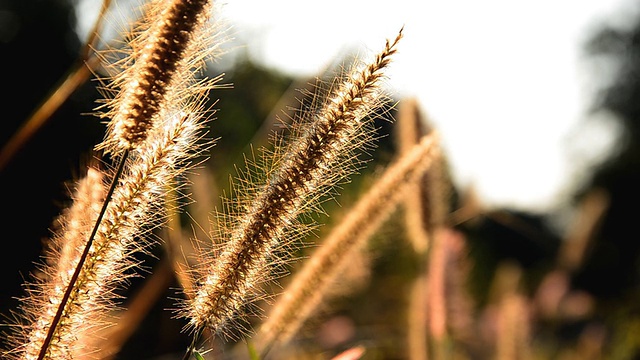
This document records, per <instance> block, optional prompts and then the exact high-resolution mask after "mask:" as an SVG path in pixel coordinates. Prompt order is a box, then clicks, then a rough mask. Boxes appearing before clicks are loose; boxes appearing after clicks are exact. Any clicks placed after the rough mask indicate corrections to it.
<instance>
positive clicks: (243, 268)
mask: <svg viewBox="0 0 640 360" xmlns="http://www.w3.org/2000/svg"><path fill="white" fill-rule="evenodd" d="M401 37H402V31H400V32H399V34H398V36H397V37H396V38H394V39H393V40H390V41H387V42H386V45H385V46H384V48H383V50H382V51H381V52H380V53H378V54H377V55H375V56H374V57H373V59H372V60H371V61H370V62H368V63H360V64H358V63H356V64H354V65H353V66H352V67H351V68H350V69H349V70H348V72H347V74H346V76H344V77H343V78H342V79H340V80H341V81H338V82H336V83H335V84H332V85H333V86H332V88H331V90H330V92H329V94H328V96H327V97H326V98H318V102H317V104H319V106H318V107H317V108H314V109H303V111H301V112H300V113H299V118H297V119H296V122H295V123H294V124H293V125H292V127H291V129H292V132H291V134H290V135H289V137H288V138H286V139H275V140H274V151H275V152H274V153H272V154H266V155H265V158H264V160H263V162H262V164H260V165H258V166H257V168H256V167H252V166H249V170H248V171H247V172H246V173H244V174H242V175H241V179H240V184H239V185H240V186H237V184H236V186H237V188H236V189H234V190H236V193H238V195H237V196H236V198H234V199H231V200H230V202H231V204H230V205H229V210H228V211H227V213H226V215H225V216H224V217H226V218H223V219H222V221H221V222H222V224H223V228H224V230H223V231H221V232H220V233H219V234H218V236H220V237H221V238H222V239H224V241H223V242H222V243H223V244H224V246H223V249H222V250H221V252H220V253H217V254H202V256H201V258H202V259H210V260H209V261H202V264H203V266H202V268H200V269H197V272H198V273H199V274H200V275H199V276H197V278H198V279H199V280H198V281H197V284H198V285H197V289H196V292H195V293H194V294H189V296H188V298H189V299H190V300H188V301H186V302H185V303H184V304H182V308H181V311H180V312H179V313H180V316H182V317H185V318H187V319H188V320H189V328H190V329H191V330H193V333H194V341H196V339H197V338H198V335H199V332H200V331H202V329H204V328H209V329H211V330H212V332H213V333H214V334H222V335H225V327H226V326H227V325H228V324H230V323H236V324H237V319H238V318H241V317H242V316H243V314H244V309H246V308H247V304H248V303H252V302H254V301H255V300H256V299H259V298H260V296H261V295H262V293H263V292H262V289H263V288H262V286H263V285H264V283H265V282H268V281H269V280H272V279H273V276H272V275H271V274H274V269H276V271H277V269H278V267H279V266H281V265H282V264H283V263H284V262H286V261H287V260H286V259H287V258H288V255H287V254H288V253H290V251H289V250H287V247H290V246H293V245H294V244H295V241H296V240H297V239H300V238H301V236H302V235H303V234H304V233H305V231H308V230H309V228H310V227H309V224H302V223H300V221H301V220H300V219H301V217H303V216H305V215H308V214H310V213H312V212H314V211H318V210H319V209H318V206H319V204H320V202H321V198H322V197H323V196H326V195H328V194H330V192H331V191H332V190H333V189H334V187H335V185H336V184H338V183H340V182H341V181H345V179H347V178H348V177H349V176H350V175H351V174H352V173H353V172H354V171H355V169H356V168H357V166H358V165H359V162H358V161H357V150H361V149H362V148H363V147H365V146H366V145H367V144H369V143H370V142H371V141H372V139H373V137H372V129H373V127H372V115H374V114H375V111H376V110H378V109H380V107H381V105H383V104H384V101H385V100H386V99H387V97H386V95H385V93H384V91H383V85H384V84H383V80H384V78H385V73H386V68H387V67H388V66H389V64H390V62H391V58H392V56H393V55H394V54H395V53H396V45H397V44H398V42H399V40H400V39H401ZM360 165H361V164H360ZM261 171H263V172H264V174H265V175H264V177H265V178H264V181H260V182H257V181H256V179H257V178H258V177H259V175H258V174H259V173H260V172H261ZM242 177H244V178H242Z"/></svg>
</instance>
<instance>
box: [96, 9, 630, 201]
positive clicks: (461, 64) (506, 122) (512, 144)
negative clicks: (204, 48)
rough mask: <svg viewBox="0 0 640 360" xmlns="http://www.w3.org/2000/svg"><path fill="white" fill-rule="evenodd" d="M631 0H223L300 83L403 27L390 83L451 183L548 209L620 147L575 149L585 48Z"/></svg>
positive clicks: (250, 38)
mask: <svg viewBox="0 0 640 360" xmlns="http://www.w3.org/2000/svg"><path fill="white" fill-rule="evenodd" d="M86 1H88V2H87V4H89V3H91V2H95V0H86ZM627 3H630V2H629V1H624V0H582V1H578V0H565V1H557V0H538V1H533V0H529V1H513V0H512V1H508V0H484V1H477V0H454V1H443V0H441V1H435V0H427V1H425V0H422V1H419V0H418V1H417V0H394V1H384V2H383V1H372V0H339V1H338V0H323V1H296V0H271V1H259V0H258V1H256V0H226V4H225V6H224V7H223V11H224V14H223V15H224V16H225V17H226V18H228V19H229V20H230V21H231V23H232V24H233V26H234V28H233V34H234V36H235V38H236V40H238V41H241V42H246V44H243V46H246V47H247V49H248V51H249V53H250V54H251V56H252V57H253V58H254V59H255V60H256V61H258V62H260V63H262V64H264V65H267V66H269V67H273V68H275V69H277V70H279V71H283V72H286V73H288V74H291V75H295V76H298V75H301V76H312V75H319V74H320V71H321V69H322V68H323V67H324V66H325V65H326V64H328V63H330V62H332V61H335V60H336V58H339V56H340V55H341V54H342V53H341V51H343V50H346V49H352V50H355V51H357V52H360V53H364V52H374V51H375V52H377V51H378V50H379V49H381V47H382V46H383V44H384V41H385V39H387V38H393V37H395V35H396V34H397V32H398V30H399V29H400V27H401V26H403V25H404V26H405V30H404V33H405V38H404V39H403V40H402V41H401V43H400V44H399V46H398V51H399V52H398V53H397V55H395V57H394V62H393V64H392V66H391V68H390V72H389V76H390V79H389V85H390V86H391V89H392V91H394V92H395V94H396V95H397V96H398V97H402V96H415V97H417V98H418V99H419V100H420V102H421V106H422V108H423V111H424V112H425V114H427V115H428V116H429V117H430V119H431V121H432V123H433V124H434V125H435V126H436V128H438V129H439V131H440V133H441V136H442V138H443V142H444V146H445V151H446V154H447V155H448V156H449V161H450V163H451V166H452V170H453V176H454V180H455V181H456V182H457V183H458V185H459V186H461V187H462V188H464V187H466V186H470V185H473V187H474V188H475V191H476V192H477V194H478V195H479V196H480V199H481V200H482V201H483V202H484V203H485V204H486V205H487V206H510V207H516V208H519V209H522V210H530V211H544V210H547V209H549V208H550V207H553V206H555V205H557V204H558V202H559V201H562V200H563V196H564V195H566V193H567V191H570V189H571V186H573V185H574V184H575V176H579V174H580V172H581V171H583V169H582V168H581V167H580V166H581V165H584V161H582V160H581V161H579V160H578V159H575V158H570V157H569V154H570V151H569V150H572V151H574V153H575V151H577V150H580V151H582V150H584V151H587V150H591V151H594V152H595V153H596V154H597V153H599V152H601V151H602V150H603V149H606V148H607V146H610V143H611V141H612V140H611V139H612V137H611V136H610V135H609V136H608V135H607V134H610V133H611V131H610V130H611V127H610V126H607V125H606V124H604V123H596V124H599V127H597V128H591V129H590V131H584V132H582V133H580V134H581V135H580V138H575V137H574V138H571V139H573V140H571V141H573V142H574V143H573V144H572V145H568V141H569V139H570V136H572V135H571V132H572V131H574V130H575V128H576V126H577V125H578V124H579V123H582V122H583V118H584V114H583V111H584V110H585V106H587V105H588V104H589V99H588V97H587V95H588V87H585V86H587V85H588V84H589V81H590V80H589V78H586V77H585V75H586V74H585V72H584V68H583V67H582V65H580V63H579V57H580V51H581V48H580V46H581V44H582V42H583V41H584V40H585V39H586V35H588V32H587V31H588V30H589V26H591V25H598V24H599V21H608V19H609V18H611V17H612V16H614V15H618V14H624V13H625V11H620V10H621V8H620V6H621V4H627ZM85 9H86V8H85ZM626 13H628V12H626ZM84 14H85V15H86V10H85V12H84ZM85 18H86V16H85ZM580 139H588V140H585V141H587V142H585V141H581V140H580ZM593 156H596V155H593Z"/></svg>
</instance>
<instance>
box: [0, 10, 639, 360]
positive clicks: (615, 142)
mask: <svg viewBox="0 0 640 360" xmlns="http://www.w3.org/2000/svg"><path fill="white" fill-rule="evenodd" d="M102 5H103V3H102V2H101V1H100V0H82V1H81V0H75V1H74V0H29V1H22V0H0V62H1V63H2V66H0V71H2V72H3V74H2V79H3V82H2V84H3V86H4V87H5V89H4V91H3V95H2V96H1V97H0V99H1V100H0V105H1V108H2V109H3V111H4V114H3V117H2V119H3V121H2V122H0V144H2V145H3V146H4V150H3V151H4V152H3V153H2V154H3V157H2V158H0V159H1V162H0V165H1V167H0V198H1V199H2V200H3V203H4V204H5V206H6V209H5V211H4V212H3V215H2V217H1V219H2V224H3V228H4V229H5V232H4V233H5V235H4V238H5V243H6V247H5V251H4V259H3V261H1V262H0V266H2V270H1V271H2V274H3V276H2V283H1V286H2V290H1V291H0V312H1V313H2V314H5V315H9V316H10V310H11V309H15V308H16V305H17V301H16V300H15V296H19V295H20V294H21V284H22V282H23V279H24V278H25V277H27V276H28V275H27V274H28V273H29V272H30V271H32V270H33V263H34V262H35V261H37V259H38V256H39V254H40V251H41V249H42V244H43V241H45V239H46V238H47V236H49V235H50V229H51V224H52V221H53V219H54V218H55V216H56V215H57V214H58V213H59V211H60V209H61V207H62V206H64V205H65V204H66V200H67V185H68V184H69V181H71V180H74V179H76V178H77V176H78V174H80V173H82V169H83V167H84V165H86V162H87V161H88V159H89V157H90V150H91V149H92V147H93V146H94V145H95V144H96V143H98V142H100V140H101V139H102V136H103V134H104V124H101V123H100V122H99V120H98V119H97V118H95V117H92V116H91V115H89V114H90V113H92V112H93V111H94V108H95V107H96V100H97V99H99V98H100V94H99V93H98V91H97V86H98V83H97V82H96V81H95V80H94V79H93V76H92V75H91V74H90V73H87V72H85V73H84V74H81V73H74V72H73V70H74V69H75V68H76V67H77V66H80V67H82V65H81V64H82V63H83V61H87V58H83V56H85V54H86V53H85V51H86V49H85V48H84V44H85V43H86V42H87V41H91V34H92V33H93V31H94V30H95V28H94V25H95V23H96V20H97V19H98V15H99V14H100V8H101V6H102ZM137 5H138V3H137V2H131V1H118V2H113V3H111V5H110V8H109V10H108V12H107V13H106V16H107V21H106V22H105V23H104V24H103V27H101V28H100V30H99V33H100V36H99V39H98V40H99V41H97V42H96V44H97V47H98V48H100V47H101V46H104V44H106V43H109V42H110V41H111V40H113V39H115V38H117V33H118V30H121V29H122V28H123V26H124V25H123V24H124V23H126V20H125V19H126V18H127V16H129V15H131V14H130V13H129V9H131V8H132V7H134V6H137ZM639 11H640V5H639V4H638V3H637V2H633V1H622V0H620V1H606V0H599V1H596V0H592V1H565V2H562V3H558V2H553V1H536V2H534V1H520V2H509V1H498V0H492V1H485V2H474V1H463V0H459V1H448V2H436V1H422V2H416V1H409V0H397V1H394V2H392V3H388V2H384V3H383V2H376V1H367V2H365V1H322V2H296V1H271V2H260V1H249V0H235V1H234V0H229V1H227V2H226V4H225V5H224V7H223V13H222V14H220V17H221V20H223V21H226V22H228V23H229V24H230V25H231V28H230V31H229V35H230V36H231V41H229V42H228V43H227V44H226V45H225V47H226V50H227V52H226V53H225V54H224V55H223V56H222V57H221V58H220V59H219V60H218V61H216V62H214V63H212V64H210V66H209V71H210V73H211V74H213V75H217V74H219V73H225V77H224V82H225V83H229V84H233V87H232V88H229V89H219V90H216V91H215V92H214V93H213V94H212V97H214V98H216V99H219V101H218V103H217V104H216V108H217V109H219V111H218V112H217V113H216V119H215V120H214V122H213V123H212V126H211V135H212V137H219V138H220V140H219V141H218V142H217V145H216V146H215V148H214V151H213V152H212V154H211V158H210V160H208V161H207V166H209V167H210V168H211V169H212V176H213V178H214V180H211V181H212V182H213V183H215V184H226V181H227V180H226V179H227V177H228V173H229V172H230V171H231V169H232V167H233V165H234V164H236V163H240V162H241V161H242V153H243V151H246V149H247V145H248V144H249V143H255V142H259V141H260V139H262V138H260V137H259V136H263V135H260V134H264V133H265V131H269V129H270V128H269V127H270V126H273V123H272V122H271V121H273V119H274V118H275V116H276V115H278V114H280V113H281V111H282V110H283V109H286V107H287V106H289V105H294V104H295V101H294V97H295V96H298V95H299V94H297V93H296V92H295V89H300V88H304V87H306V85H307V84H308V82H310V81H312V80H313V78H314V77H316V76H321V75H323V74H324V73H325V71H327V70H330V69H332V68H334V67H335V66H336V65H337V64H340V63H341V62H342V61H345V60H346V59H349V58H350V57H352V56H356V55H358V54H368V53H370V52H375V51H378V49H380V48H381V47H382V45H383V44H384V40H385V39H387V38H393V37H395V35H396V34H397V31H398V30H399V29H400V28H401V27H402V26H404V32H405V38H404V39H403V40H402V41H401V43H400V44H399V52H398V54H397V57H395V58H394V62H393V64H392V66H391V68H390V72H389V80H388V82H387V84H386V85H387V86H388V90H389V92H390V93H391V94H392V96H393V99H394V100H395V101H398V102H399V103H402V102H403V101H404V100H406V99H416V100H417V104H418V107H419V110H420V111H421V113H422V114H423V116H424V119H425V121H427V122H428V123H429V124H430V125H431V126H432V127H433V128H435V129H437V130H438V131H439V132H440V134H441V136H442V139H443V147H444V150H445V155H446V157H447V163H448V166H449V168H448V171H449V174H450V177H451V181H452V183H453V185H454V188H455V195H454V196H453V197H452V199H451V203H452V210H453V211H454V213H455V214H457V215H458V217H456V219H457V220H455V221H454V223H453V226H454V227H455V228H456V230H458V231H460V232H461V233H462V234H464V236H465V239H466V246H467V250H468V257H469V259H470V261H471V262H472V263H473V266H472V270H471V271H470V272H469V274H468V279H467V280H468V290H469V292H470V293H471V296H472V298H473V303H474V304H475V306H474V309H475V311H474V312H473V314H474V318H475V319H476V320H478V319H480V318H483V316H484V315H486V313H485V310H487V309H489V305H490V304H491V301H492V300H491V296H490V294H491V293H492V291H493V290H491V289H493V288H494V287H495V286H496V285H495V284H496V278H497V277H498V275H499V274H503V272H504V271H507V273H509V271H511V273H510V274H512V275H513V273H518V274H520V275H518V276H520V277H521V280H520V283H521V284H522V292H523V293H524V294H525V295H526V297H527V298H528V299H529V300H531V303H534V302H535V301H534V300H533V299H536V296H537V295H536V294H540V293H543V292H544V291H543V290H541V289H548V288H546V287H545V286H550V288H552V289H555V290H554V291H555V293H554V294H556V297H557V298H558V299H560V300H557V301H556V303H555V305H554V307H553V309H554V310H553V311H550V310H548V309H547V310H548V311H547V312H546V313H544V314H543V315H540V314H542V313H543V312H542V311H541V310H539V309H538V312H537V314H538V316H537V317H535V320H536V321H535V322H532V323H531V324H530V326H531V334H530V338H531V339H532V340H531V344H532V346H534V347H535V348H536V349H538V350H537V351H535V352H532V353H536V354H543V355H541V356H543V357H541V358H550V357H554V358H563V357H562V356H566V357H565V358H568V357H569V356H570V355H568V354H569V353H571V354H578V353H580V351H585V353H582V354H583V356H578V357H576V358H587V357H586V355H584V354H586V352H588V351H591V352H589V354H591V355H589V356H593V358H614V359H635V358H640V357H639V356H638V355H639V354H640V351H639V350H640V316H639V315H640V314H638V310H639V308H638V304H639V301H638V300H639V299H640V297H639V295H640V294H639V293H638V290H639V289H638V285H639V284H640V282H639V281H640V263H639V260H640V258H639V257H638V255H639V254H640V253H639V250H640V245H639V244H640V242H639V239H638V238H639V236H638V235H639V233H638V228H637V226H636V223H635V221H637V219H636V216H635V215H634V214H635V213H636V212H637V210H636V209H635V208H634V207H633V206H635V205H636V204H638V203H639V201H640V191H639V190H638V187H637V184H638V183H639V181H640V167H639V166H640V147H639V145H638V144H639V142H638V136H639V135H640V127H639V125H640V105H638V104H640V86H639V85H640V84H639V82H638V80H639V76H640V62H639V60H640V12H639ZM79 64H80V65H79ZM78 74H80V75H78ZM68 76H75V77H71V78H68ZM65 79H73V80H71V82H73V83H75V84H77V85H78V86H77V87H76V88H72V89H71V90H70V92H69V96H68V97H67V96H65V95H64V94H63V93H62V92H60V91H58V92H57V93H55V95H56V96H57V98H58V99H59V100H60V102H59V103H58V105H51V103H45V100H47V99H48V97H49V96H50V95H51V94H54V91H56V89H58V88H59V86H60V85H62V84H65V83H64V80H65ZM69 83H70V81H68V82H67V83H66V84H69ZM54 98H56V97H54ZM43 104H48V105H49V106H50V107H49V108H48V109H49V110H48V111H42V112H41V113H40V112H37V111H36V110H37V109H42V108H40V106H41V105H43ZM42 114H43V115H42ZM38 116H41V118H42V119H43V120H42V122H41V123H40V125H37V126H35V128H34V131H33V132H32V133H30V135H29V136H28V137H26V139H25V140H24V141H23V142H22V143H20V146H18V147H16V148H12V151H11V152H9V151H8V150H7V149H9V148H11V146H9V145H12V144H13V143H12V140H11V139H12V138H14V137H15V136H16V134H17V133H19V131H21V129H22V126H23V124H25V122H26V121H27V119H29V118H33V117H38ZM380 126H381V127H382V129H381V133H390V134H392V133H393V131H394V128H393V126H392V125H390V124H388V123H381V124H380ZM393 139H394V138H393V136H388V137H385V138H382V139H381V140H380V144H379V149H378V150H377V151H376V152H375V154H374V157H375V159H374V160H375V161H378V162H379V163H380V164H383V163H385V162H387V161H389V159H391V158H392V156H393V154H394V151H395V146H396V145H395V144H394V142H393ZM375 164H376V163H375V162H374V163H373V165H372V166H371V168H372V169H375ZM364 175H366V172H365V173H364V174H363V176H364ZM355 183H356V184H361V183H366V179H365V178H363V180H362V181H356V182H355ZM222 187H224V185H222ZM349 189H350V188H349V187H347V188H346V189H345V191H344V194H343V196H344V203H345V204H349V203H350V202H351V201H352V200H353V199H355V198H356V197H357V192H356V190H353V191H354V192H353V193H350V192H349V191H350V190H349ZM354 189H355V187H354ZM217 191H218V189H216V190H215V191H213V190H212V194H210V195H209V196H210V198H209V199H208V200H207V201H204V204H202V205H203V206H204V207H205V208H207V207H213V206H215V202H216V201H217V199H216V198H215V196H217V195H215V194H216V193H217ZM341 199H343V198H341ZM209 201H210V202H209ZM341 202H343V200H341ZM329 206H331V205H329ZM469 209H471V210H469ZM457 210H465V211H458V212H457V213H456V211H457ZM461 214H462V215H461ZM398 223H401V222H400V221H396V222H392V223H390V225H389V226H387V227H385V229H384V230H383V231H382V232H381V234H378V235H377V239H378V241H375V242H373V244H375V245H374V249H373V251H374V253H375V254H376V255H375V256H374V258H373V259H374V260H371V261H373V264H372V265H371V266H372V268H371V272H372V274H371V275H370V279H371V280H369V282H368V283H367V285H366V286H364V287H363V288H362V289H361V290H360V291H359V292H358V293H357V294H351V296H350V297H348V298H344V299H343V300H341V301H337V302H336V303H335V304H334V307H333V309H334V311H333V313H331V314H333V315H334V316H338V315H340V316H343V315H344V317H346V318H348V319H349V321H350V322H349V324H351V326H353V327H355V328H357V329H367V330H366V331H355V332H354V334H352V335H351V338H348V339H347V340H344V342H343V343H338V345H336V343H331V344H333V345H332V346H330V345H327V349H334V350H335V349H337V348H340V347H345V348H346V347H347V345H348V344H353V343H354V342H355V341H356V340H363V339H364V340H370V341H373V340H372V339H376V341H377V342H376V344H377V345H376V346H374V347H376V349H377V351H378V353H377V354H378V356H380V357H377V358H385V359H392V358H406V357H407V356H406V354H405V353H404V351H405V349H404V348H403V347H402V342H403V340H400V339H401V338H402V336H403V335H402V334H403V323H402V321H403V320H402V319H398V313H397V311H396V312H394V310H397V309H399V308H402V304H404V302H403V301H405V300H404V299H393V298H389V297H391V293H393V292H391V293H390V292H389V291H388V289H396V288H398V289H400V290H399V291H398V292H397V293H398V294H406V293H407V292H408V290H407V289H408V287H409V286H410V285H409V284H410V283H411V278H412V276H414V275H415V272H416V267H415V262H411V261H410V262H408V263H407V261H406V260H407V258H409V259H413V258H412V257H411V256H412V255H411V252H410V249H409V248H408V247H407V245H406V244H405V243H403V242H401V241H389V237H390V236H391V235H392V234H394V229H395V230H398V229H397V228H398V227H400V226H401V225H399V224H398ZM399 232H400V233H402V230H401V229H400V230H399ZM403 244H405V245H403ZM571 245H573V246H571ZM567 252H569V253H570V254H573V257H572V255H566V254H565V253H567ZM559 259H560V260H559ZM562 259H564V260H562ZM567 259H570V260H567ZM413 260H415V259H413ZM561 260H562V261H561ZM563 261H564V262H563ZM505 264H508V265H505ZM567 264H570V265H567ZM150 266H152V265H150ZM505 268H506V269H511V270H504V269H505ZM513 269H518V270H513ZM558 271H560V273H561V275H558V274H559V273H558ZM550 274H553V275H557V276H556V277H551V276H550ZM553 279H555V282H553V281H552V280H553ZM558 279H561V280H558ZM549 284H552V285H549ZM553 284H555V285H553ZM136 286H138V284H137V283H136V282H135V281H134V283H133V284H132V287H131V289H132V290H131V291H134V290H135V289H136ZM173 286H175V284H173ZM553 286H555V287H553ZM170 288H171V286H167V294H169V295H167V294H165V295H164V296H163V297H160V298H159V299H160V300H158V301H157V303H155V305H154V306H155V307H154V309H153V310H151V311H150V315H149V316H148V318H147V320H145V322H144V323H143V324H142V326H141V327H140V328H139V330H138V331H137V332H136V333H135V334H134V335H133V337H132V339H131V341H130V342H128V343H127V345H126V346H125V348H124V349H123V351H122V355H121V358H123V359H124V358H159V357H160V356H162V355H164V354H170V353H172V352H176V351H177V352H180V351H181V349H183V348H184V346H185V344H186V343H187V342H188V341H189V339H188V338H187V336H186V335H180V334H179V329H180V327H181V326H182V324H180V323H179V321H177V320H175V319H171V314H170V313H169V314H167V313H168V312H167V311H163V310H164V309H165V308H171V307H173V303H172V302H171V300H169V299H168V297H170V296H171V294H174V292H172V290H171V289H170ZM385 290H386V291H385ZM545 291H550V292H553V291H552V290H545ZM372 297H373V298H375V299H379V300H380V301H373V300H370V299H371V298H372ZM367 299H369V301H367ZM564 300H566V303H563V302H562V301H564ZM572 301H573V302H572ZM571 310H573V311H571ZM563 311H564V312H563ZM327 316H328V318H330V316H329V315H327ZM339 319H342V317H340V318H339ZM478 322H480V320H478ZM327 323H328V322H327ZM318 328H321V327H318ZM158 329H161V331H158ZM452 331H453V330H452ZM176 334H178V335H176ZM311 334H313V335H309V337H310V338H312V337H313V336H316V337H315V338H313V339H315V340H316V342H318V341H319V340H318V339H319V338H318V337H319V336H320V335H322V334H321V332H320V331H318V332H311ZM594 334H595V335H594ZM381 338H382V339H385V341H380V339H381ZM585 339H586V340H585ZM475 340H476V341H478V340H479V339H475ZM452 343H455V342H452ZM399 344H400V345H399ZM459 344H461V345H460V346H461V347H462V348H463V349H464V350H461V351H463V352H466V353H471V354H474V353H475V354H476V355H477V357H473V356H472V357H471V358H485V357H483V356H482V354H484V352H483V351H485V349H483V348H482V347H481V346H479V345H477V344H475V343H474V342H473V341H467V340H464V339H460V340H459ZM584 344H586V345H584ZM581 346H582V347H581ZM450 347H451V348H455V346H454V345H450ZM583 348H587V349H596V350H578V349H583ZM325 350H326V349H325ZM373 353H374V354H376V353H375V352H373ZM593 354H595V355H593ZM544 355H549V356H550V357H545V356H544ZM373 356H374V355H372V357H371V358H376V357H373ZM576 356H577V355H576ZM598 356H600V357H598Z"/></svg>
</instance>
